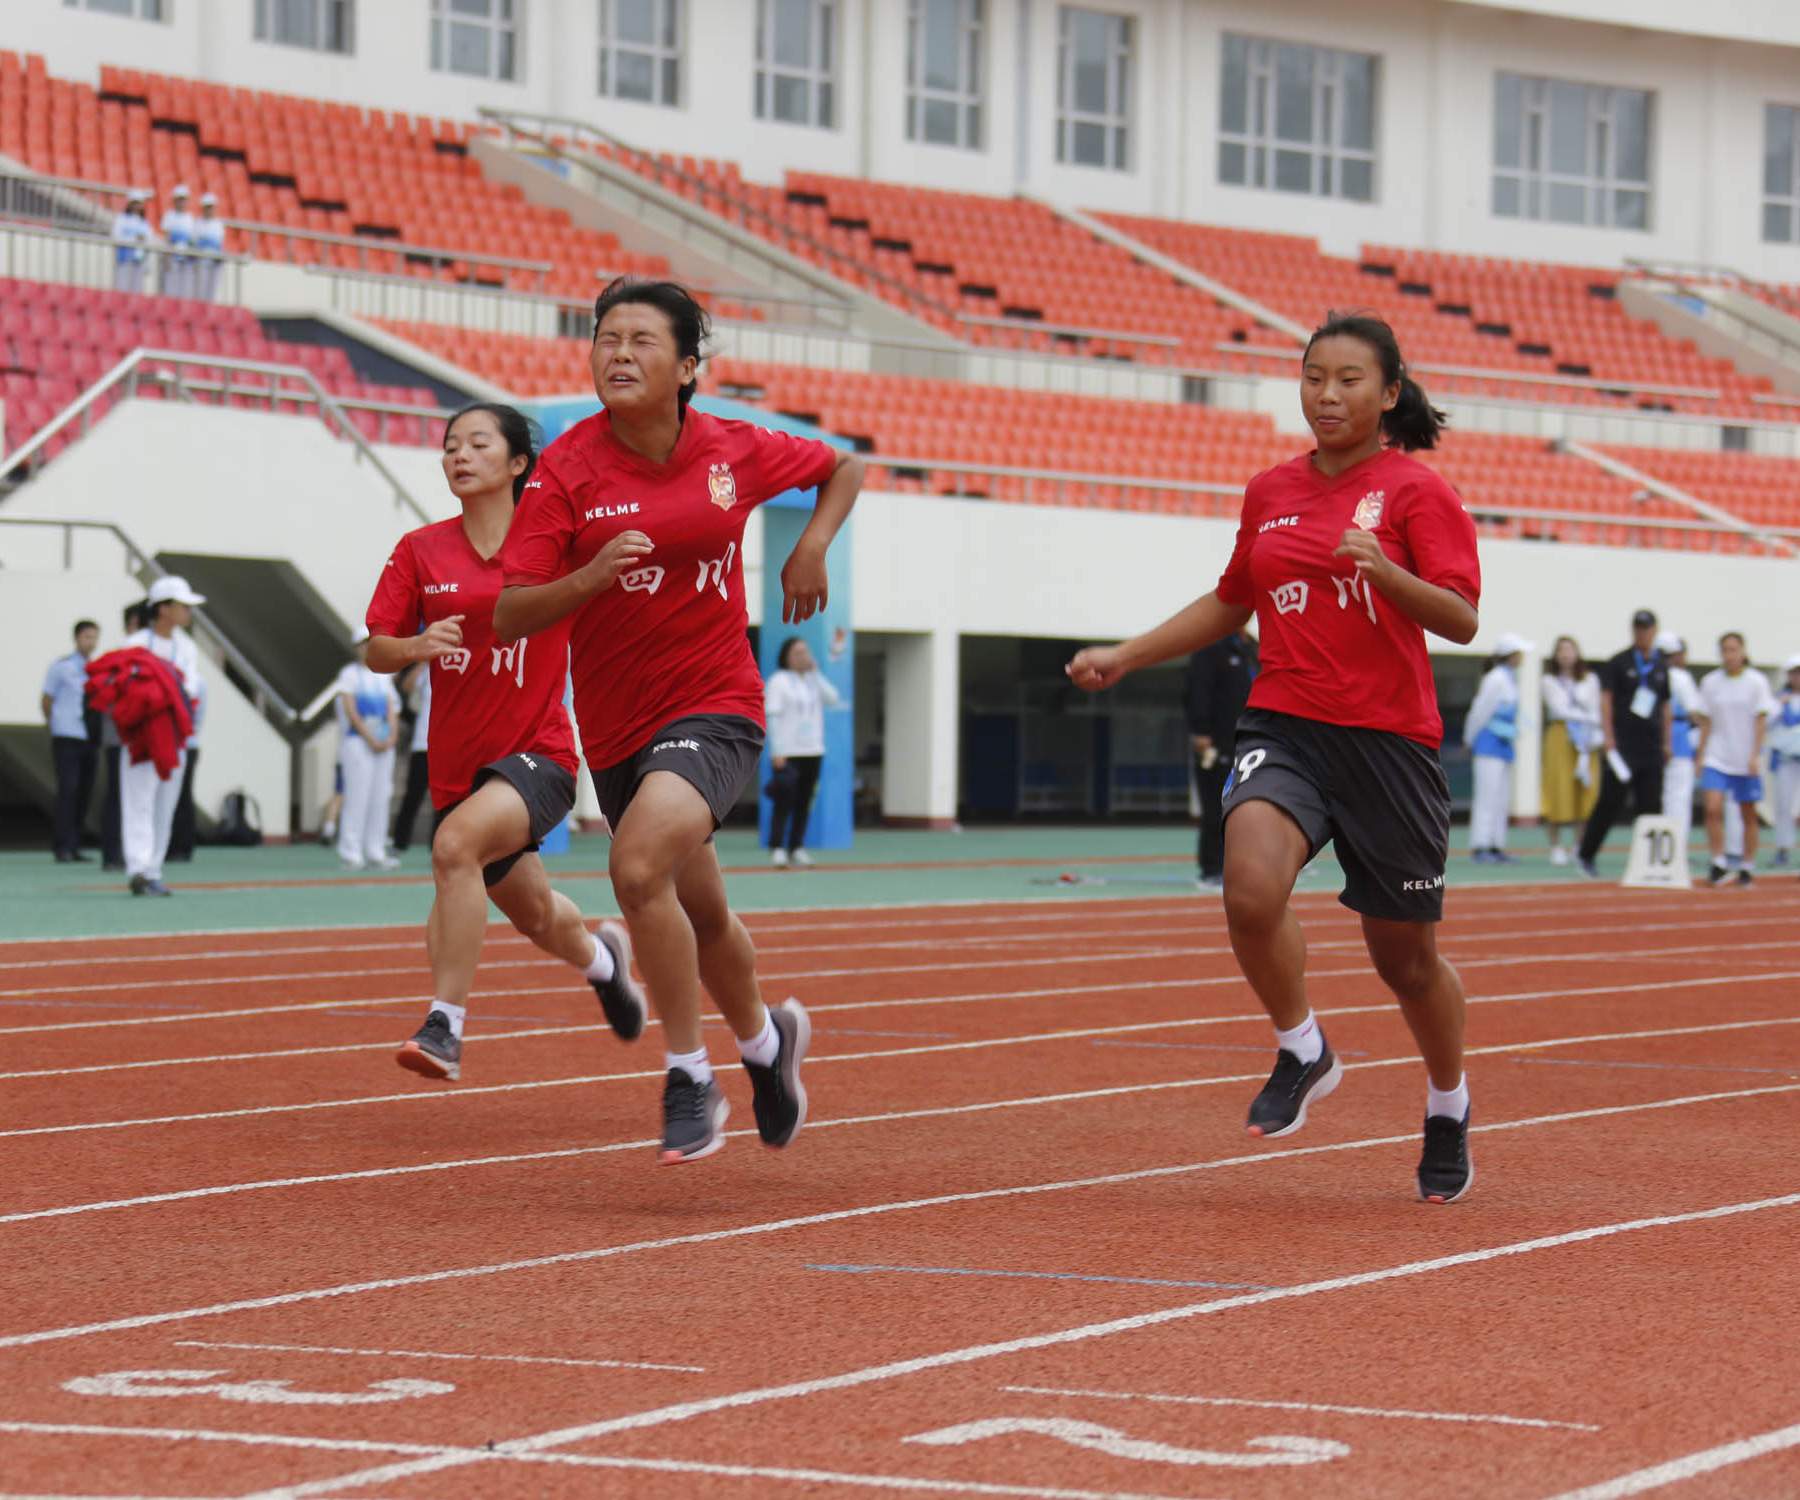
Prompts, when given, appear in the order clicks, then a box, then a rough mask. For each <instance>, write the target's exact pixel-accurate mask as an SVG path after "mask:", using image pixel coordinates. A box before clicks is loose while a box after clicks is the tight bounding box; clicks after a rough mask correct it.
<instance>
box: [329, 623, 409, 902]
mask: <svg viewBox="0 0 1800 1500" xmlns="http://www.w3.org/2000/svg"><path fill="white" fill-rule="evenodd" d="M351 644H352V645H353V646H354V647H355V648H356V660H355V661H353V662H351V663H350V665H349V666H347V667H345V668H344V670H343V671H342V672H340V673H338V680H337V694H338V696H337V712H338V728H339V730H341V731H342V733H343V737H344V738H343V744H342V746H341V748H340V749H339V751H338V763H339V764H340V765H341V766H342V767H343V768H344V806H343V810H342V811H341V812H340V813H339V814H338V844H337V847H338V859H339V860H340V861H342V863H343V864H344V866H345V867H346V868H347V869H351V870H361V869H365V868H367V867H368V866H370V865H373V866H375V868H376V869H379V870H391V869H393V868H394V867H395V866H397V865H398V864H399V863H400V861H399V860H397V859H395V858H394V857H393V856H392V855H391V854H389V853H388V852H387V831H388V808H389V806H390V805H391V803H392V802H393V796H394V741H395V739H396V738H397V736H398V735H399V732H400V695H399V694H398V693H396V692H395V691H394V680H393V678H391V677H387V676H383V675H382V674H381V673H379V672H376V671H373V670H372V669H371V668H370V666H369V632H368V628H367V627H366V626H358V627H357V631H356V635H355V637H354V639H353V640H352V642H351Z"/></svg>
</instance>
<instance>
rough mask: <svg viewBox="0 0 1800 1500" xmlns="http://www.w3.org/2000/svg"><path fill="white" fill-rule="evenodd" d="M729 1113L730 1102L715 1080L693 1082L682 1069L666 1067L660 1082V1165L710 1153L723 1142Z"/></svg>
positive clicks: (709, 1154)
mask: <svg viewBox="0 0 1800 1500" xmlns="http://www.w3.org/2000/svg"><path fill="white" fill-rule="evenodd" d="M730 1114H731V1105H730V1104H729V1103H727V1102H726V1099H725V1095H724V1094H722V1093H721V1092H720V1091H719V1085H718V1083H717V1082H716V1081H709V1082H707V1083H695V1082H694V1080H693V1079H692V1078H690V1077H688V1074H687V1070H686V1069H685V1068H670V1069H669V1076H668V1079H667V1081H666V1082H665V1083H664V1084H663V1143H662V1162H663V1165H664V1166H665V1167H673V1166H678V1165H679V1164H680V1163H682V1162H686V1161H699V1160H700V1158H701V1157H703V1156H711V1155H712V1154H713V1152H715V1151H717V1150H718V1149H719V1147H721V1146H723V1145H724V1144H725V1121H726V1118H727V1117H728V1116H729V1115H730Z"/></svg>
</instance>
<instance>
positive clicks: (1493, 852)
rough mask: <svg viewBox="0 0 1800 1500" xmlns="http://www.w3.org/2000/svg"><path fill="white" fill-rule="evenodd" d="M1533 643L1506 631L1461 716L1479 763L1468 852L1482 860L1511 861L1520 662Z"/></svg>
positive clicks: (1465, 738)
mask: <svg viewBox="0 0 1800 1500" xmlns="http://www.w3.org/2000/svg"><path fill="white" fill-rule="evenodd" d="M1529 650H1531V642H1530V641H1528V640H1526V639H1525V638H1524V637H1523V636H1518V635H1513V634H1511V633H1510V632H1508V633H1507V634H1505V635H1502V636H1501V637H1500V639H1499V640H1498V641H1496V642H1495V643H1494V654H1493V655H1492V656H1491V657H1490V658H1489V659H1488V669H1487V672H1486V673H1485V674H1484V675H1483V677H1482V679H1481V686H1480V687H1479V688H1478V689H1477V690H1476V693H1475V701H1474V702H1473V703H1472V704H1470V705H1469V716H1468V718H1467V719H1465V720H1464V721H1463V743H1464V744H1465V745H1467V746H1468V747H1469V750H1470V752H1471V754H1472V755H1473V758H1474V762H1475V795H1474V800H1473V802H1472V804H1471V805H1470V808H1469V851H1470V853H1471V854H1472V855H1473V856H1474V859H1475V863H1476V864H1480V865H1507V864H1511V863H1512V862H1513V858H1512V856H1511V855H1510V854H1508V853H1507V852H1506V833H1507V829H1508V828H1509V827H1510V826H1511V823H1512V784H1513V757H1514V755H1515V754H1517V746H1516V744H1515V742H1516V741H1517V739H1518V737H1519V667H1520V665H1521V664H1522V663H1523V662H1524V660H1525V653H1526V652H1527V651H1529Z"/></svg>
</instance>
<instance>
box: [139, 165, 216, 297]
mask: <svg viewBox="0 0 1800 1500" xmlns="http://www.w3.org/2000/svg"><path fill="white" fill-rule="evenodd" d="M188 198H189V194H188V190H187V187H186V185H185V184H180V183H178V184H177V185H176V186H175V188H174V189H173V190H172V191H171V192H170V194H169V207H168V209H167V211H166V212H165V213H164V214H163V216H162V223H161V225H160V226H159V228H160V233H159V232H158V229H153V228H151V225H150V212H149V210H150V194H149V193H148V192H146V191H144V190H142V189H137V190H134V191H133V192H132V193H131V194H130V195H129V196H128V197H127V198H126V200H125V207H124V208H122V209H121V210H120V211H119V213H118V214H117V215H116V216H115V217H114V219H113V226H112V243H113V289H114V290H115V291H120V292H160V293H161V294H162V295H163V296H165V297H191V298H194V299H196V300H198V301H201V302H211V301H212V300H213V299H214V298H215V297H216V296H217V295H218V291H219V272H220V269H221V268H222V267H223V266H224V263H225V262H224V259H223V256H224V253H225V221H224V220H223V219H221V218H220V217H219V200H218V198H217V197H215V196H214V195H213V194H212V193H202V194H201V195H200V212H199V213H198V214H196V213H194V212H193V211H192V209H191V208H190V207H189V203H188ZM152 261H154V262H155V263H156V264H155V266H154V270H155V276H154V277H152V276H151V271H152V269H153V267H152V264H151V263H152Z"/></svg>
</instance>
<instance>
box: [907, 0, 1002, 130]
mask: <svg viewBox="0 0 1800 1500" xmlns="http://www.w3.org/2000/svg"><path fill="white" fill-rule="evenodd" d="M982 6H983V0H910V9H909V12H908V16H907V27H906V138H907V139H908V140H909V141H927V142H929V143H930V144H932V145H934V146H964V147H967V148H968V149H969V150H971V151H979V150H980V149H981V91H982V71H981V24H982V20H983V16H982Z"/></svg>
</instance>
